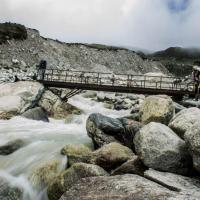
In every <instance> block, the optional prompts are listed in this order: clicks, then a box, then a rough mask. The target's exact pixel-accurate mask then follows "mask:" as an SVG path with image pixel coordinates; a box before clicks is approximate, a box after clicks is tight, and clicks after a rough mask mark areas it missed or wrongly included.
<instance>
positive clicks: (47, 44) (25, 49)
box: [0, 29, 168, 80]
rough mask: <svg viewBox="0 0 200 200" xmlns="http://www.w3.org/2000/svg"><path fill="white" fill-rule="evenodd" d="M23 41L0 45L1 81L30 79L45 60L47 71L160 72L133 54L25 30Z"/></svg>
mask: <svg viewBox="0 0 200 200" xmlns="http://www.w3.org/2000/svg"><path fill="white" fill-rule="evenodd" d="M27 35H28V37H27V39H26V40H15V39H12V40H7V41H6V43H3V44H1V45H0V69H1V80H9V79H11V78H12V77H13V75H15V74H17V75H18V77H19V78H27V77H28V76H32V75H33V73H34V70H35V66H36V64H37V63H38V62H39V61H40V60H41V59H45V60H47V63H48V67H49V68H58V69H72V70H73V69H75V70H89V71H102V72H112V71H114V72H115V73H137V74H140V73H142V74H143V73H147V72H163V73H167V72H168V71H167V70H166V68H165V67H164V66H163V65H162V64H161V63H159V62H153V61H149V60H148V59H145V60H144V59H143V58H141V57H140V56H139V55H138V54H136V53H135V52H133V51H130V50H127V49H123V48H114V47H108V46H104V45H88V44H67V43H62V42H59V41H57V40H52V39H46V38H43V37H41V36H40V34H39V32H38V31H37V30H33V29H27Z"/></svg>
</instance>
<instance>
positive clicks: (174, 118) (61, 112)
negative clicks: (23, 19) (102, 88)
mask: <svg viewBox="0 0 200 200" xmlns="http://www.w3.org/2000/svg"><path fill="white" fill-rule="evenodd" d="M0 89H1V91H2V92H1V94H0V102H2V104H0V105H3V106H0V118H1V119H10V118H11V117H12V116H22V117H26V118H28V119H34V120H43V121H45V122H47V121H48V117H54V118H56V119H63V118H65V117H67V116H68V115H71V114H80V113H81V110H80V109H78V108H76V107H74V106H72V105H70V104H68V103H66V102H63V101H62V98H61V97H60V96H59V95H58V94H57V93H55V92H54V91H53V90H49V89H45V88H44V87H43V86H42V85H41V84H39V83H36V82H21V81H20V82H17V83H9V84H2V85H0ZM13 98H15V99H16V102H15V101H13ZM83 98H90V99H93V101H101V103H105V102H104V101H107V103H108V102H110V104H111V101H112V103H113V105H115V104H116V105H118V106H119V105H123V106H124V105H127V104H129V105H130V107H129V108H128V110H129V111H130V114H129V115H128V116H121V117H119V118H112V117H108V116H106V115H103V114H100V113H92V114H90V115H89V116H88V118H87V121H86V131H87V134H88V136H89V137H90V138H91V139H92V141H93V144H94V148H91V147H88V146H85V145H83V144H67V145H65V146H63V147H60V155H59V156H61V155H62V156H66V158H67V159H66V163H65V166H64V167H63V166H62V167H61V166H59V162H57V160H52V161H50V162H47V163H43V164H41V165H39V166H35V168H34V169H33V170H32V173H30V174H29V177H28V178H29V181H30V182H31V183H32V184H33V185H34V187H35V189H38V188H46V190H47V195H48V198H49V200H70V199H73V200H74V199H75V200H76V199H77V200H78V199H83V200H84V199H85V200H86V199H87V200H90V199H91V200H93V199H94V200H99V199H101V200H107V199H110V200H112V199H113V200H118V199H119V200H121V199H127V200H129V199H130V200H132V199H135V200H139V199H141V200H143V199H150V200H151V199H152V200H154V199H158V200H159V199H160V200H165V199H166V200H168V199H169V200H177V199H178V200H182V199H187V200H198V199H200V190H199V188H200V150H199V149H200V120H199V119H200V118H199V117H200V109H199V108H197V107H192V108H186V107H184V106H181V105H179V104H177V103H175V102H173V100H172V99H171V98H170V97H167V96H163V95H158V96H155V95H154V96H148V97H145V96H138V95H135V96H134V95H130V96H129V97H128V96H126V97H124V96H120V94H118V95H115V98H114V99H112V98H111V97H110V96H109V97H106V96H104V97H103V98H102V99H101V98H100V94H97V93H94V92H91V93H85V94H84V97H83ZM97 98H99V100H97ZM5 99H8V101H7V102H5ZM105 99H107V100H105ZM116 99H117V100H116ZM116 102H117V103H116ZM123 102H125V103H123ZM134 102H135V103H134ZM107 109H116V107H115V106H112V108H110V107H109V108H107ZM120 109H127V107H126V106H125V107H123V108H122V107H121V108H120ZM24 145H26V143H25V142H24V141H21V140H16V141H13V142H10V143H7V144H5V145H3V146H0V154H1V156H7V155H9V154H11V153H13V152H14V151H16V150H18V149H19V148H23V146H24ZM13 192H14V193H16V199H17V200H21V198H22V197H21V196H22V193H23V191H22V190H21V189H19V188H15V187H14V188H10V186H9V184H8V183H6V182H5V181H4V182H2V184H1V185H0V196H1V194H4V193H9V194H12V193H13ZM10 199H11V198H10Z"/></svg>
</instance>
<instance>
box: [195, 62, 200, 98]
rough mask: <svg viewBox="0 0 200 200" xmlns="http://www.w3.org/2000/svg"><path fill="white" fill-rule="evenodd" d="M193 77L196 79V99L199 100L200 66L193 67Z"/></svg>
mask: <svg viewBox="0 0 200 200" xmlns="http://www.w3.org/2000/svg"><path fill="white" fill-rule="evenodd" d="M193 79H194V88H195V100H196V101H198V99H199V93H200V67H199V66H194V67H193Z"/></svg>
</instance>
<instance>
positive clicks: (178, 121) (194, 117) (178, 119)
mask: <svg viewBox="0 0 200 200" xmlns="http://www.w3.org/2000/svg"><path fill="white" fill-rule="evenodd" d="M199 119H200V109H198V108H188V109H184V110H182V111H180V112H179V113H178V114H176V115H175V116H174V117H173V119H172V120H171V122H170V123H169V127H170V128H171V129H172V130H174V131H175V133H177V134H178V135H179V136H180V137H181V138H184V134H185V132H186V131H187V130H188V129H189V128H190V127H191V126H192V125H193V124H194V123H196V122H197V121H199Z"/></svg>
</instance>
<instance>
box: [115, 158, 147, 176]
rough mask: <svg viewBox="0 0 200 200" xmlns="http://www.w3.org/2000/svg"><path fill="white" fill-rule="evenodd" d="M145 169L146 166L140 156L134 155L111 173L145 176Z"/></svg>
mask: <svg viewBox="0 0 200 200" xmlns="http://www.w3.org/2000/svg"><path fill="white" fill-rule="evenodd" d="M145 170H146V167H145V166H144V164H143V163H142V161H141V160H140V159H139V157H138V156H133V157H132V158H131V159H130V160H128V161H126V162H125V163H123V164H122V165H121V166H119V167H118V168H116V169H115V170H113V171H112V173H111V175H120V174H138V175H140V176H143V175H144V171H145Z"/></svg>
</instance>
